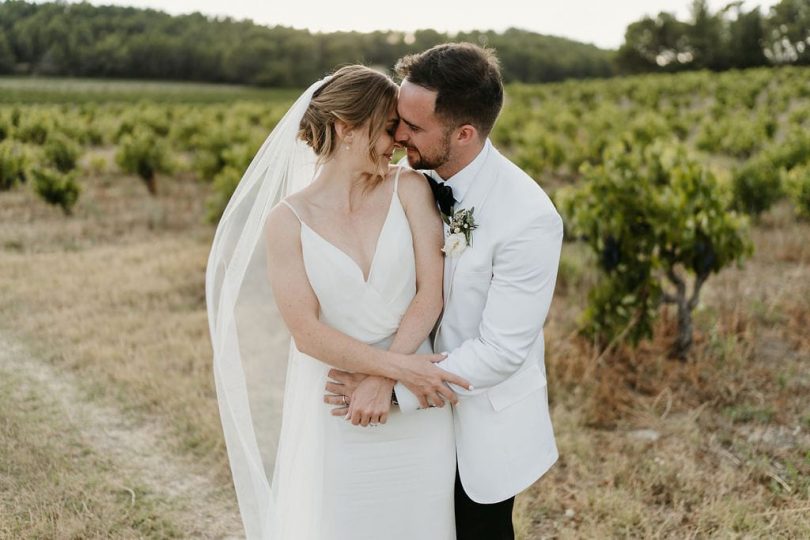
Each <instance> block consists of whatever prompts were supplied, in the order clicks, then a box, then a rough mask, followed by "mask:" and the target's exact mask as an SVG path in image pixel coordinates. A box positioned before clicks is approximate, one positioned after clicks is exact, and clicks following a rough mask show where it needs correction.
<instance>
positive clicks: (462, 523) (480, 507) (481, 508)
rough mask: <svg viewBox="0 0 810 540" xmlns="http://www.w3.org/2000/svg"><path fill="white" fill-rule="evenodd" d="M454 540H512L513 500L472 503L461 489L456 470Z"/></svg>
mask: <svg viewBox="0 0 810 540" xmlns="http://www.w3.org/2000/svg"><path fill="white" fill-rule="evenodd" d="M455 500H456V540H514V538H515V530H514V529H513V528H512V506H514V504H515V498H514V497H510V498H509V499H506V500H505V501H501V502H499V503H495V504H479V503H477V502H474V501H473V500H471V499H470V498H469V497H467V494H466V493H464V488H463V487H461V480H460V479H459V476H458V470H456V495H455Z"/></svg>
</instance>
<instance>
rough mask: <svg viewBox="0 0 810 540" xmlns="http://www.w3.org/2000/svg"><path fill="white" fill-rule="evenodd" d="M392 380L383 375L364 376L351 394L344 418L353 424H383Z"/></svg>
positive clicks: (386, 414)
mask: <svg viewBox="0 0 810 540" xmlns="http://www.w3.org/2000/svg"><path fill="white" fill-rule="evenodd" d="M394 382H395V381H393V380H391V379H387V378H385V377H368V378H366V379H365V380H364V381H363V382H361V383H360V385H359V386H358V387H357V389H356V390H355V391H354V393H353V394H352V395H351V399H350V401H349V412H348V413H347V414H346V419H347V420H351V423H352V424H354V425H355V426H357V425H360V426H363V427H365V426H368V425H369V424H371V425H374V424H385V422H386V421H387V420H388V412H389V411H390V409H391V391H392V390H393V389H394ZM333 414H334V411H333Z"/></svg>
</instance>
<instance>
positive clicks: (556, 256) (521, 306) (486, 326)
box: [395, 210, 563, 412]
mask: <svg viewBox="0 0 810 540" xmlns="http://www.w3.org/2000/svg"><path fill="white" fill-rule="evenodd" d="M562 238H563V224H562V220H561V219H560V216H559V214H558V213H557V212H556V211H555V210H552V211H550V212H546V213H543V214H541V215H540V216H538V217H536V218H535V219H534V220H532V221H531V222H530V223H529V224H527V225H524V226H523V227H521V228H519V229H517V230H516V231H515V232H513V233H512V234H511V235H509V236H507V237H506V238H505V239H504V240H503V242H502V245H501V246H500V247H498V248H496V250H495V253H494V257H493V264H492V283H491V284H490V288H489V292H488V293H487V300H486V304H485V306H484V312H483V317H482V320H481V324H480V326H479V331H478V335H477V336H476V337H474V338H471V339H468V340H467V341H465V342H463V343H462V344H461V345H460V346H459V347H458V348H456V349H454V350H453V351H450V353H449V355H448V357H447V359H446V360H444V361H442V362H441V363H439V364H437V365H438V366H439V367H441V368H443V369H445V370H447V371H449V372H451V373H455V374H457V375H460V376H462V377H464V378H465V379H467V380H468V381H470V383H471V384H472V385H473V390H466V389H464V388H461V387H458V386H455V385H452V387H453V390H454V391H455V392H456V393H457V394H458V395H459V396H460V397H462V398H463V397H464V396H469V395H475V394H478V393H481V392H485V391H486V390H488V389H489V388H491V387H493V386H496V385H497V384H499V383H501V382H503V381H505V380H506V379H508V378H509V377H510V376H511V375H512V374H513V373H515V372H516V371H517V370H518V369H520V367H521V366H522V365H523V363H524V361H525V360H526V358H527V357H528V355H529V352H530V351H531V348H532V346H533V345H534V343H535V341H536V340H537V336H538V334H539V333H540V332H542V331H543V324H544V323H545V320H546V315H547V314H548V310H549V307H550V305H551V299H552V296H553V294H554V285H555V283H556V280H557V269H558V266H559V262H560V251H561V249H562ZM395 391H396V395H397V399H398V401H399V404H400V408H401V409H402V410H403V411H405V412H407V411H411V410H415V409H416V408H417V407H418V405H419V403H418V400H417V399H416V396H414V395H413V394H412V393H411V392H410V391H408V390H407V388H405V386H404V385H402V384H401V383H397V386H396V387H395Z"/></svg>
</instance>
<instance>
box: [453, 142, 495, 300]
mask: <svg viewBox="0 0 810 540" xmlns="http://www.w3.org/2000/svg"><path fill="white" fill-rule="evenodd" d="M500 159H501V155H500V153H498V151H497V150H495V147H491V148H490V154H489V156H487V161H486V163H484V166H483V167H482V168H481V170H480V171H479V172H478V175H477V176H476V178H475V180H474V181H473V183H472V185H471V186H470V188H469V191H467V193H466V195H465V196H464V199H463V200H462V201H460V202H459V203H458V204H456V206H455V208H454V210H456V211H458V210H460V209H462V208H464V209H467V210H469V209H470V208H475V211H474V212H473V218H474V219H475V220H476V222H479V218H480V216H481V215H482V214H481V211H482V210H483V208H484V204H485V203H486V201H487V198H488V197H489V194H490V193H492V189H493V188H494V187H495V184H497V183H498V180H499V179H500V177H499V173H500V168H499V167H498V163H499V162H500ZM444 228H445V238H446V237H447V233H448V231H449V229H448V227H447V225H445V226H444ZM474 246H475V231H473V233H472V247H471V246H468V247H467V249H465V250H464V252H463V253H461V255H459V256H458V257H445V264H444V292H445V295H444V303H445V304H446V303H447V302H449V301H450V297H451V296H452V294H453V278H454V277H455V275H456V269H457V268H458V265H459V263H460V262H461V260H462V259H463V258H464V255H466V254H467V252H468V251H469V250H470V249H474Z"/></svg>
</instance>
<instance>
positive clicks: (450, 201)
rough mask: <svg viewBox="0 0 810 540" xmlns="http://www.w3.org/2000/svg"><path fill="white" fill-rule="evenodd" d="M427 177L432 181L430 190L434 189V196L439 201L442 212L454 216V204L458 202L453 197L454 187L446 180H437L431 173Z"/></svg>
mask: <svg viewBox="0 0 810 540" xmlns="http://www.w3.org/2000/svg"><path fill="white" fill-rule="evenodd" d="M423 174H424V173H423ZM425 178H427V179H428V182H430V190H431V191H433V198H434V199H436V202H437V203H439V209H440V210H441V211H442V214H444V215H446V216H452V215H453V205H454V204H455V203H456V200H455V199H454V198H453V188H451V187H450V186H448V185H447V184H445V183H444V182H437V181H436V180H434V179H433V177H432V176H430V175H429V174H425Z"/></svg>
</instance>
